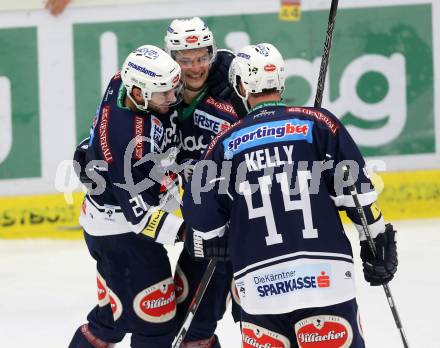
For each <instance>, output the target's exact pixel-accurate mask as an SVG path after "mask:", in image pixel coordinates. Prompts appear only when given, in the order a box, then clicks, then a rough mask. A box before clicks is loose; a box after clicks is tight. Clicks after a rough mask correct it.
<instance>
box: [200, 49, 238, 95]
mask: <svg viewBox="0 0 440 348" xmlns="http://www.w3.org/2000/svg"><path fill="white" fill-rule="evenodd" d="M234 57H235V55H234V53H232V52H231V51H229V50H218V51H217V57H216V59H215V62H214V63H213V64H212V66H211V69H210V70H209V75H208V80H207V84H208V88H209V91H210V93H211V95H212V96H215V97H219V98H222V99H229V96H230V95H231V92H232V88H231V86H230V85H229V80H228V79H229V66H230V65H231V62H232V60H233V59H234Z"/></svg>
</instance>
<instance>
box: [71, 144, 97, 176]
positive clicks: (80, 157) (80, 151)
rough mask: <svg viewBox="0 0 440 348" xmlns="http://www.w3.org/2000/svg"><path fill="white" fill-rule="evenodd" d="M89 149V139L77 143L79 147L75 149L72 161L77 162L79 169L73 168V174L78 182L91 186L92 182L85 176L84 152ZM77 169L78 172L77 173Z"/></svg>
mask: <svg viewBox="0 0 440 348" xmlns="http://www.w3.org/2000/svg"><path fill="white" fill-rule="evenodd" d="M88 148H89V138H85V139H84V140H83V141H81V142H80V143H79V145H78V146H77V147H76V149H75V153H74V155H73V160H74V161H76V162H78V164H79V168H77V167H74V168H75V173H76V175H77V176H78V178H79V181H81V183H83V184H92V183H93V180H92V179H90V178H89V177H88V176H87V175H86V166H87V163H86V151H87V149H88ZM78 169H79V171H78Z"/></svg>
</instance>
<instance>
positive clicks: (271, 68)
mask: <svg viewBox="0 0 440 348" xmlns="http://www.w3.org/2000/svg"><path fill="white" fill-rule="evenodd" d="M275 70H277V67H276V66H275V65H273V64H266V65H265V66H264V71H267V72H272V71H275Z"/></svg>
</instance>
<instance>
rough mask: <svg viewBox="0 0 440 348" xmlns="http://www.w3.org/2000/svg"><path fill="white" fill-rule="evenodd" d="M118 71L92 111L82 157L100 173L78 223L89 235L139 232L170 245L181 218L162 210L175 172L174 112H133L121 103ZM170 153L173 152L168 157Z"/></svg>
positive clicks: (176, 141) (121, 86) (176, 139)
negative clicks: (172, 169)
mask: <svg viewBox="0 0 440 348" xmlns="http://www.w3.org/2000/svg"><path fill="white" fill-rule="evenodd" d="M125 96H126V90H125V88H124V87H123V85H122V80H121V77H120V75H119V74H116V75H115V76H114V77H113V78H112V80H111V81H110V83H109V85H108V87H107V90H106V92H105V94H104V97H103V100H102V102H101V105H100V107H99V109H98V111H97V114H96V117H95V120H94V122H93V127H92V130H91V137H90V143H89V148H88V150H87V152H86V162H87V163H90V161H100V162H96V165H94V166H93V168H94V171H95V173H96V174H99V176H100V178H98V180H96V182H98V183H99V185H98V188H97V189H96V190H94V192H89V194H87V195H86V198H85V200H84V203H83V207H82V212H81V216H80V223H81V225H82V226H83V227H84V229H85V231H86V232H87V233H89V234H91V235H96V236H103V235H112V234H122V233H129V232H135V233H143V234H145V235H146V236H147V237H149V238H151V239H152V240H154V241H156V242H159V243H162V244H174V241H175V237H176V234H177V231H178V230H179V227H180V226H181V224H182V222H183V220H182V219H181V218H178V217H176V216H174V215H172V214H168V213H167V212H165V211H164V210H162V207H163V200H164V197H165V196H166V195H170V194H171V193H170V192H169V190H168V189H169V188H170V187H172V188H173V189H177V186H176V185H173V179H174V178H175V176H176V175H175V174H173V173H170V172H169V171H168V166H169V164H170V163H174V159H175V156H176V153H177V147H178V137H177V129H176V123H175V121H176V119H177V111H175V110H171V111H169V112H168V113H167V114H163V115H162V114H152V113H150V112H148V113H141V112H139V113H136V112H133V111H132V110H130V109H129V108H127V107H125V106H124V98H125ZM173 156H174V157H173Z"/></svg>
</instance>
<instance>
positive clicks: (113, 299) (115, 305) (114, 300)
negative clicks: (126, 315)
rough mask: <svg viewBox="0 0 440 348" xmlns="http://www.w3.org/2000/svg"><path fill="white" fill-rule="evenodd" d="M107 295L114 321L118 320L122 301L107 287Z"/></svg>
mask: <svg viewBox="0 0 440 348" xmlns="http://www.w3.org/2000/svg"><path fill="white" fill-rule="evenodd" d="M108 297H109V299H110V307H111V309H112V313H113V319H114V321H116V320H118V319H119V318H120V316H121V314H122V303H121V300H120V299H119V297H118V296H116V294H115V293H114V292H112V291H111V290H110V289H108Z"/></svg>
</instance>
